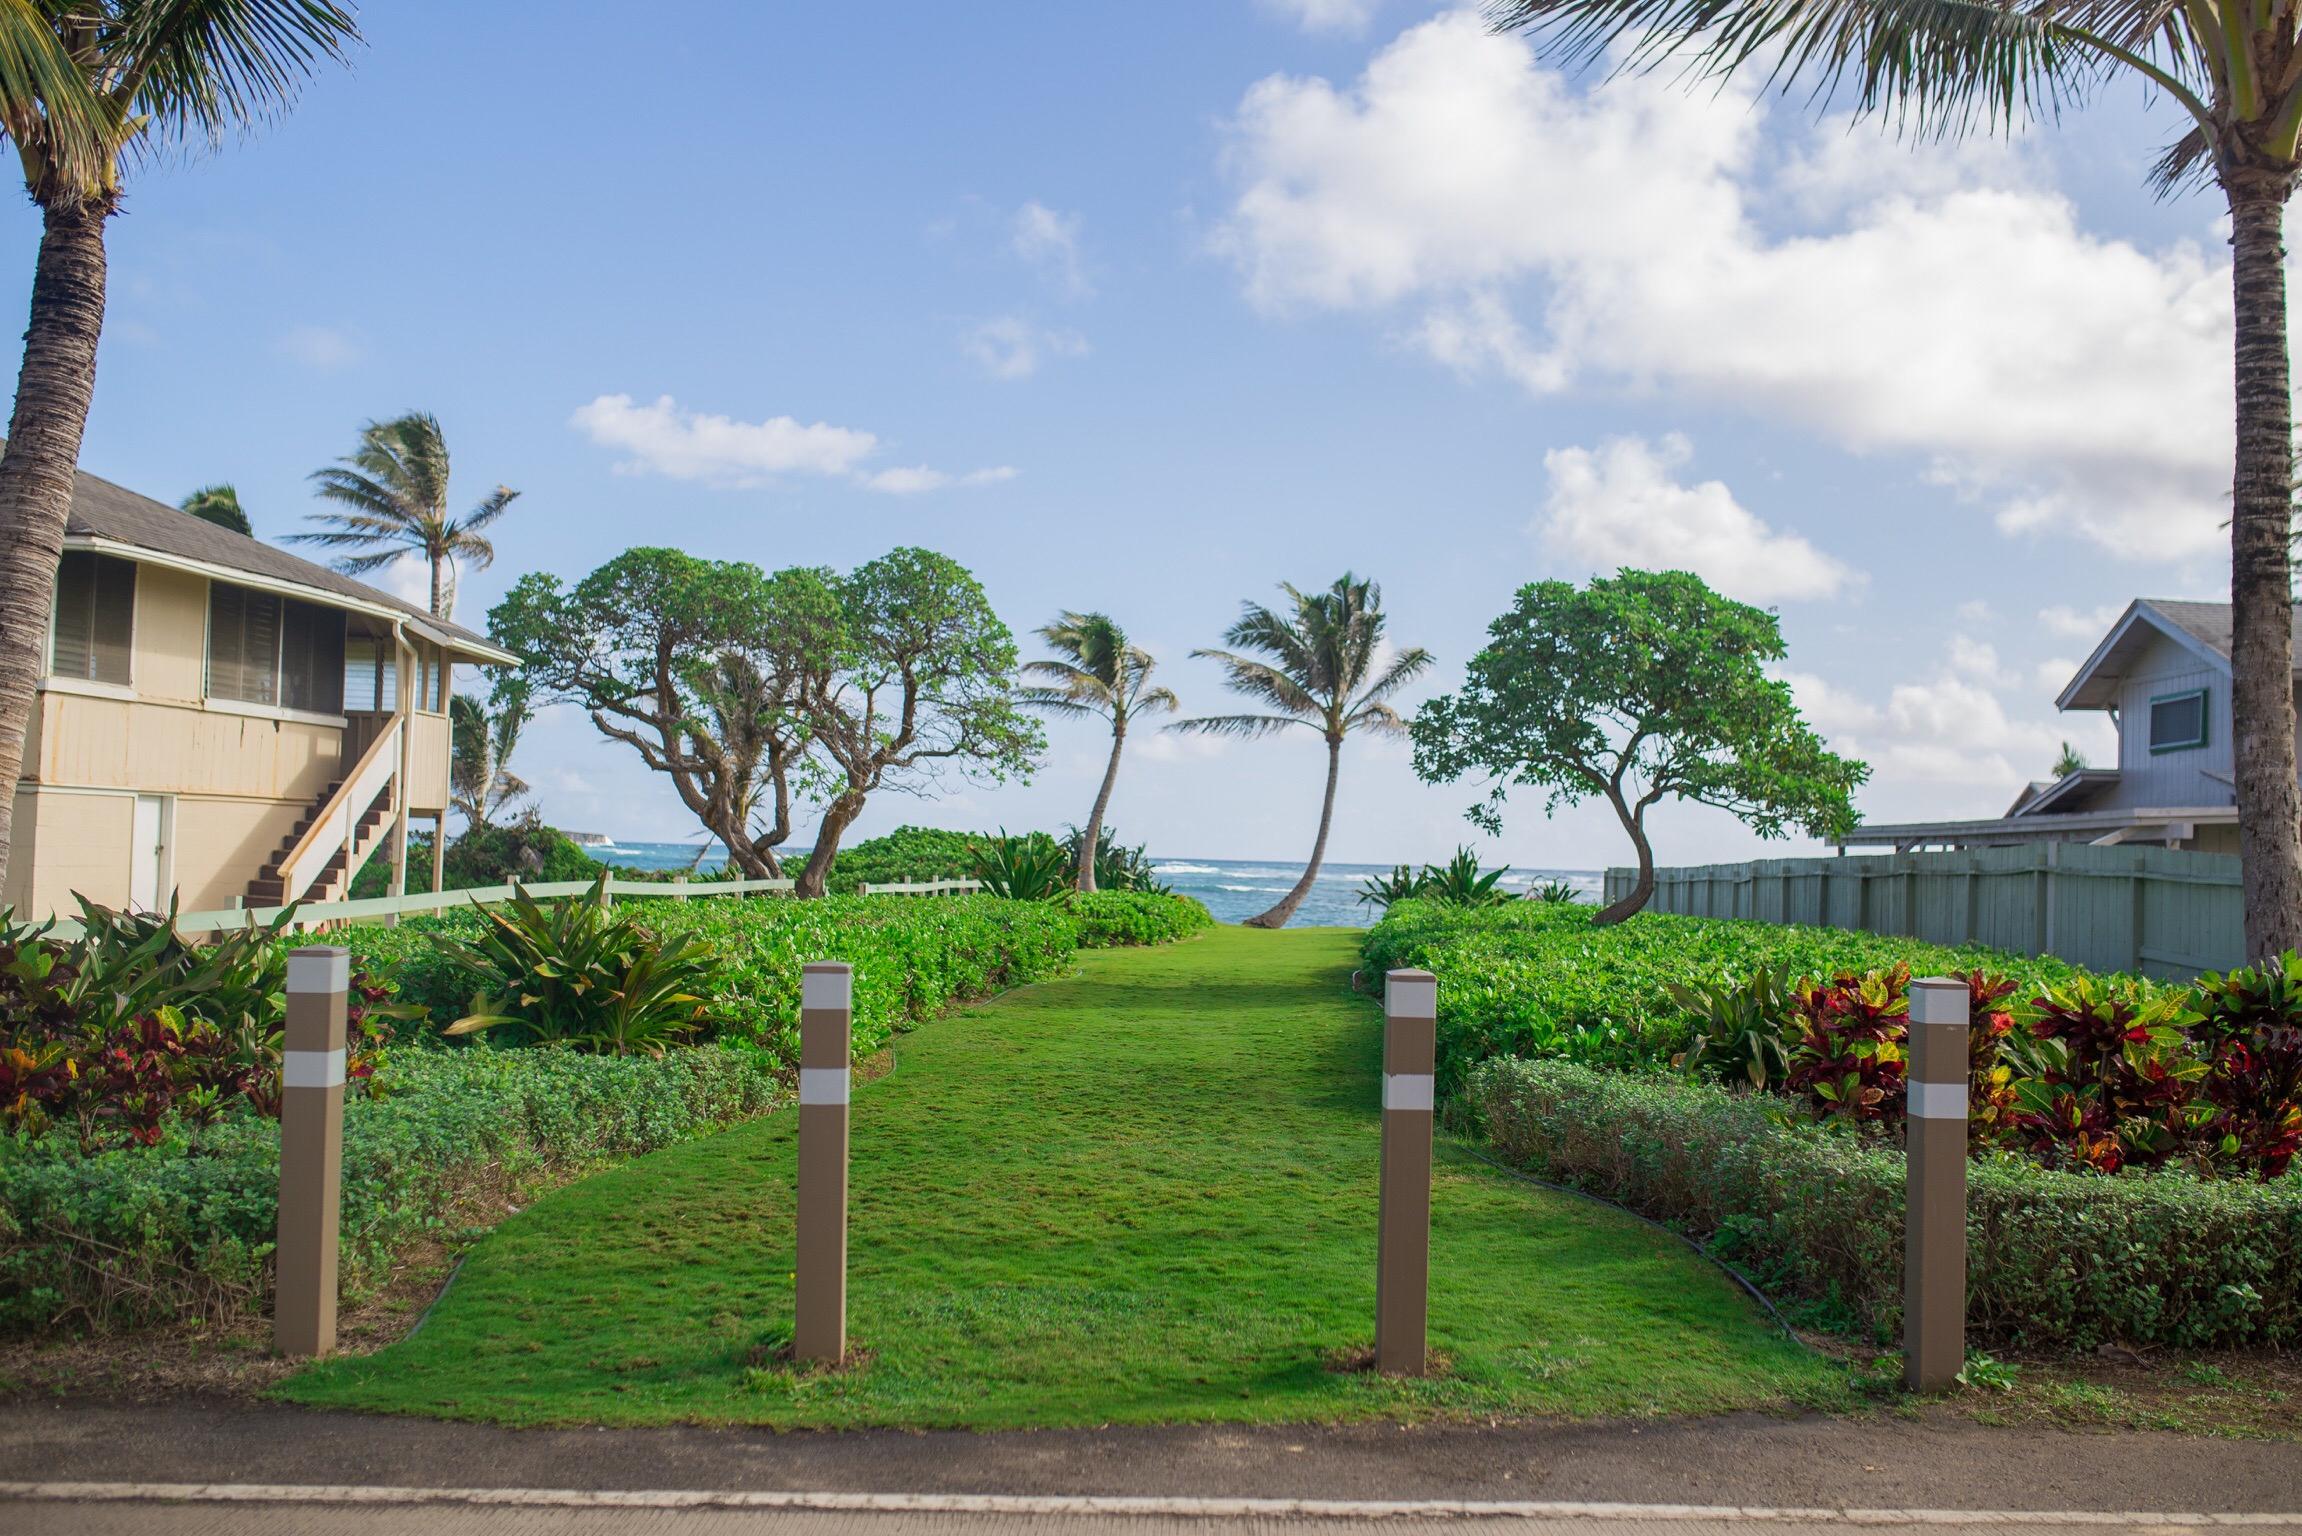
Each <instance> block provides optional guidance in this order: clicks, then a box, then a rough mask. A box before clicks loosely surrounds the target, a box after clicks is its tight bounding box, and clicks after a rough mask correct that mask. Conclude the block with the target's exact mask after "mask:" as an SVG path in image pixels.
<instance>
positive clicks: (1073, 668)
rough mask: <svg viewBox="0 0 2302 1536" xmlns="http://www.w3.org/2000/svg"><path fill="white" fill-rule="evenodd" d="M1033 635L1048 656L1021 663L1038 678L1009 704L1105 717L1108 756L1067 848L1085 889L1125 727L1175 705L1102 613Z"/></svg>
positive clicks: (1136, 649)
mask: <svg viewBox="0 0 2302 1536" xmlns="http://www.w3.org/2000/svg"><path fill="white" fill-rule="evenodd" d="M1039 638H1040V639H1041V640H1043V641H1045V642H1046V644H1047V648H1048V649H1049V650H1051V651H1054V652H1055V653H1056V654H1055V658H1054V659H1053V660H1038V661H1027V662H1025V663H1024V664H1023V675H1024V676H1025V677H1027V678H1035V679H1038V681H1036V682H1034V683H1032V684H1031V685H1029V686H1027V687H1025V688H1022V689H1021V690H1019V691H1018V692H1017V693H1016V695H1015V697H1016V702H1018V703H1020V704H1022V705H1023V706H1024V707H1025V708H1027V709H1035V710H1038V711H1040V712H1041V713H1042V714H1049V715H1057V716H1063V717H1069V718H1080V717H1091V718H1095V719H1102V720H1108V721H1110V722H1111V756H1110V759H1109V760H1108V761H1107V762H1106V763H1105V764H1104V767H1103V782H1102V784H1101V785H1099V786H1098V787H1097V789H1096V791H1095V809H1094V810H1092V811H1090V812H1089V813H1088V816H1087V826H1086V829H1085V830H1084V831H1083V832H1082V833H1081V834H1080V835H1079V836H1078V837H1077V838H1076V839H1074V841H1073V846H1072V849H1071V853H1072V861H1073V863H1072V879H1073V883H1074V884H1075V885H1076V886H1077V887H1078V889H1080V890H1082V891H1092V890H1094V889H1095V888H1096V884H1097V869H1096V864H1097V862H1098V859H1099V857H1100V853H1101V850H1102V847H1103V816H1104V813H1105V812H1106V811H1108V810H1109V809H1110V808H1111V790H1112V786H1114V785H1115V784H1117V783H1118V782H1119V754H1120V753H1121V752H1123V751H1124V750H1126V746H1127V728H1128V727H1129V726H1130V725H1132V724H1134V723H1135V722H1136V721H1137V720H1139V719H1141V718H1142V717H1143V716H1145V715H1154V714H1159V713H1161V712H1162V711H1173V710H1176V709H1179V708H1181V707H1182V706H1181V704H1180V703H1179V702H1178V701H1177V700H1176V698H1175V695H1174V693H1173V692H1172V691H1170V690H1168V689H1166V688H1162V687H1158V686H1155V685H1154V684H1153V683H1152V682H1151V673H1152V670H1153V669H1154V668H1155V667H1156V665H1157V663H1156V662H1154V661H1153V660H1152V659H1151V653H1150V652H1149V651H1146V650H1144V649H1143V648H1142V647H1141V646H1139V645H1134V644H1131V643H1129V641H1128V639H1127V632H1126V631H1125V630H1123V629H1121V628H1120V627H1119V626H1118V624H1117V623H1115V622H1114V621H1113V620H1112V619H1111V618H1110V616H1109V615H1107V614H1101V613H1070V612H1066V613H1064V614H1063V615H1061V616H1060V617H1059V618H1057V619H1056V620H1055V622H1054V623H1052V624H1045V625H1042V626H1040V630H1039Z"/></svg>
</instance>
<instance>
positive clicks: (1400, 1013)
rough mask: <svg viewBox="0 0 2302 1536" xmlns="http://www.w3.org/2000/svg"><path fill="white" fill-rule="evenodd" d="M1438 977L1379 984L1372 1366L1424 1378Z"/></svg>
mask: <svg viewBox="0 0 2302 1536" xmlns="http://www.w3.org/2000/svg"><path fill="white" fill-rule="evenodd" d="M1438 1019H1439V979H1438V978H1437V977H1436V976H1433V975H1432V974H1431V973H1430V972H1429V971H1393V972H1391V973H1390V974H1389V975H1388V976H1387V977H1385V978H1384V981H1383V1173H1382V1192H1381V1195H1380V1197H1379V1204H1378V1206H1377V1212H1378V1214H1377V1218H1376V1224H1377V1227H1378V1230H1379V1233H1380V1236H1379V1238H1378V1241H1377V1243H1376V1258H1375V1369H1376V1370H1378V1371H1381V1372H1384V1373H1385V1374H1388V1375H1397V1376H1420V1375H1422V1374H1423V1370H1424V1366H1425V1361H1426V1354H1427V1346H1428V1338H1429V1325H1430V1310H1431V1118H1432V1109H1433V1089H1434V1086H1435V1080H1434V1077H1433V1068H1434V1067H1435V1065H1436V1055H1437V1050H1438V1040H1437V1033H1438Z"/></svg>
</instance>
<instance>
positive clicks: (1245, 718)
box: [1167, 715, 1311, 737]
mask: <svg viewBox="0 0 2302 1536" xmlns="http://www.w3.org/2000/svg"><path fill="white" fill-rule="evenodd" d="M1309 724H1311V722H1310V721H1308V720H1303V719H1299V718H1297V717H1296V716H1293V715H1199V716H1195V717H1194V718H1192V719H1189V720H1178V721H1176V722H1175V723H1174V724H1172V725H1170V726H1168V727H1167V729H1168V730H1170V731H1176V732H1179V733H1181V734H1183V735H1186V736H1248V737H1254V736H1275V735H1277V734H1278V733H1279V732H1281V731H1283V730H1285V729H1286V728H1287V727H1288V726H1290V725H1309Z"/></svg>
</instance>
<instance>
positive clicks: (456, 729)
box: [448, 678, 535, 827]
mask: <svg viewBox="0 0 2302 1536" xmlns="http://www.w3.org/2000/svg"><path fill="white" fill-rule="evenodd" d="M534 713H535V711H534V709H533V708H531V707H530V705H529V703H528V685H527V684H526V683H525V682H522V681H521V680H520V679H518V678H512V679H509V680H507V681H505V682H502V683H499V684H497V685H496V691H495V696H494V697H493V698H492V699H490V700H489V701H488V702H487V703H486V704H482V703H481V702H480V701H479V700H477V699H475V698H473V697H472V696H471V695H469V694H464V693H459V694H456V695H454V696H453V697H451V698H450V699H449V700H448V798H449V799H450V800H452V801H453V802H454V803H455V808H456V809H457V810H458V811H460V812H462V813H463V817H464V821H465V823H466V824H467V825H468V826H472V827H483V826H486V825H487V824H488V823H489V822H491V821H493V820H495V818H496V813H497V812H498V811H501V810H502V809H503V808H504V807H505V806H507V805H510V804H511V803H512V802H513V801H515V800H517V799H519V798H520V797H521V796H522V795H525V794H526V793H527V792H528V784H527V780H525V779H523V778H521V777H520V776H519V775H518V774H515V773H513V772H512V771H511V768H510V766H509V765H510V763H511V758H512V753H513V752H515V751H517V750H518V748H519V744H520V732H521V731H522V730H524V729H526V727H527V723H528V721H529V719H530V718H531V717H532V716H533V715H534Z"/></svg>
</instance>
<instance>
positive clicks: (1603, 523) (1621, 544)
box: [1536, 434, 1859, 603]
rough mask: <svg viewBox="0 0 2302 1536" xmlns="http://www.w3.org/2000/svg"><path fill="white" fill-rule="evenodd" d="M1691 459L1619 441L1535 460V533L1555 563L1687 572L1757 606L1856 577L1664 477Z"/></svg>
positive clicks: (1676, 448)
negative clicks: (1538, 481)
mask: <svg viewBox="0 0 2302 1536" xmlns="http://www.w3.org/2000/svg"><path fill="white" fill-rule="evenodd" d="M1692 452H1693V450H1692V449H1691V448H1690V446H1689V445H1688V443H1687V440H1686V439H1685V438H1683V437H1680V436H1677V435H1676V434H1673V435H1671V436H1669V437H1666V438H1664V439H1663V440H1662V441H1661V442H1660V443H1659V444H1650V443H1648V442H1646V441H1644V440H1643V439H1640V438H1635V437H1618V438H1613V439H1610V440H1609V441H1607V442H1604V443H1602V444H1600V445H1599V446H1598V447H1597V448H1596V449H1591V448H1559V449H1554V450H1553V451H1551V452H1549V453H1546V454H1544V455H1543V468H1544V470H1545V471H1546V472H1548V474H1549V475H1550V491H1549V494H1548V496H1547V497H1546V499H1545V501H1544V506H1543V516H1542V518H1541V520H1540V522H1539V523H1538V524H1537V525H1536V527H1537V531H1538V533H1539V534H1540V536H1541V538H1542V541H1543V546H1544V548H1545V549H1546V550H1548V551H1549V552H1550V553H1551V555H1552V556H1553V557H1554V558H1562V559H1571V560H1577V561H1582V562H1585V563H1587V564H1589V565H1591V566H1593V567H1595V568H1597V569H1599V570H1602V571H1611V570H1613V569H1614V568H1615V567H1617V566H1625V565H1628V566H1636V567H1641V568H1646V569H1658V570H1689V571H1693V572H1694V573H1695V574H1696V575H1698V576H1700V577H1702V578H1703V579H1704V580H1705V581H1707V582H1709V583H1710V584H1711V585H1712V586H1714V587H1716V588H1718V589H1719V590H1720V591H1721V592H1724V593H1726V594H1727V595H1728V596H1729V597H1736V598H1741V599H1743V600H1744V601H1747V602H1754V603H1764V602H1772V601H1775V600H1777V599H1780V598H1807V597H1830V596H1833V595H1835V594H1836V593H1838V592H1839V591H1840V590H1841V589H1842V588H1844V587H1846V586H1847V585H1849V584H1850V583H1853V582H1856V581H1858V580H1859V578H1858V577H1857V576H1856V575H1855V573H1854V572H1853V571H1850V570H1849V569H1848V568H1847V567H1846V566H1845V565H1843V564H1841V563H1840V562H1838V561H1837V560H1834V559H1832V558H1831V557H1830V556H1829V555H1826V554H1824V553H1823V552H1822V551H1821V550H1819V549H1816V548H1815V547H1814V546H1813V545H1812V544H1809V543H1808V542H1807V541H1806V540H1805V539H1802V538H1800V537H1799V536H1798V535H1797V534H1795V533H1778V532H1776V531H1775V530H1774V529H1772V528H1770V527H1768V526H1767V525H1766V524H1765V523H1764V522H1762V521H1761V520H1760V519H1759V518H1757V517H1755V516H1753V515H1752V514H1751V513H1750V512H1749V511H1747V510H1745V509H1744V508H1743V507H1742V505H1741V504H1740V503H1738V502H1737V501H1736V500H1735V498H1734V493H1733V492H1731V491H1729V490H1728V489H1727V488H1726V486H1725V485H1724V484H1723V483H1721V482H1719V481H1717V480H1705V481H1702V482H1701V483H1699V484H1696V485H1683V484H1681V483H1679V481H1678V480H1677V479H1675V478H1674V477H1673V476H1672V473H1671V472H1672V471H1673V470H1674V469H1677V468H1679V467H1680V466H1682V465H1684V464H1685V463H1686V462H1687V460H1688V458H1689V457H1691V456H1692Z"/></svg>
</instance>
